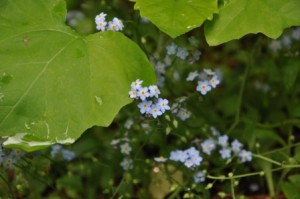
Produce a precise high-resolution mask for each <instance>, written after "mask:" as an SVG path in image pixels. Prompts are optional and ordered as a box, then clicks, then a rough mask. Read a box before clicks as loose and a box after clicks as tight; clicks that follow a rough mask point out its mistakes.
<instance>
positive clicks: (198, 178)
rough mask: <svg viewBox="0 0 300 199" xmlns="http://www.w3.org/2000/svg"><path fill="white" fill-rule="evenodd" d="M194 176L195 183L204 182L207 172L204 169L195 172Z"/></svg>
mask: <svg viewBox="0 0 300 199" xmlns="http://www.w3.org/2000/svg"><path fill="white" fill-rule="evenodd" d="M193 178H194V182H195V183H199V182H204V181H205V173H204V172H203V171H198V172H197V173H195V174H194V176H193Z"/></svg>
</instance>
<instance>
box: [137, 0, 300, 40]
mask: <svg viewBox="0 0 300 199" xmlns="http://www.w3.org/2000/svg"><path fill="white" fill-rule="evenodd" d="M135 2H136V4H135V9H138V10H140V12H141V15H142V16H143V17H146V18H147V19H150V20H151V22H152V23H154V24H155V25H156V26H157V27H158V28H159V29H160V30H162V31H163V32H165V33H167V34H168V35H170V36H171V37H173V38H175V37H177V36H179V35H182V34H184V33H186V32H188V31H190V30H192V29H194V28H197V27H199V26H201V25H202V23H203V22H204V21H205V20H207V19H209V20H211V19H213V20H212V21H207V22H206V24H205V37H206V40H207V42H208V44H209V45H211V46H215V45H219V44H222V43H225V42H228V41H230V40H233V39H239V38H241V37H243V36H245V35H247V34H250V33H254V34H256V33H263V34H265V35H267V36H268V37H271V38H273V39H275V38H278V37H279V36H280V35H281V34H282V31H283V30H284V29H285V28H288V27H291V26H297V25H300V17H299V8H300V2H299V1H298V0H255V1H253V0H251V1H250V0H230V1H222V2H221V3H220V5H219V9H218V8H217V1H215V0H210V1H204V0H196V1H184V0H176V1H175V0H165V1H159V0H155V1H153V0H152V1H147V0H135ZM213 13H217V14H215V15H214V17H212V15H213ZM270 16H272V17H270Z"/></svg>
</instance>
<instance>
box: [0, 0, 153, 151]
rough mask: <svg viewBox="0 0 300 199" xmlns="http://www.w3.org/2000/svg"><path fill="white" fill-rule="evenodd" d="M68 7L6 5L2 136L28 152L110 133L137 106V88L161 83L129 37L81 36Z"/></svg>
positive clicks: (0, 45)
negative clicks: (125, 110) (133, 88)
mask: <svg viewBox="0 0 300 199" xmlns="http://www.w3.org/2000/svg"><path fill="white" fill-rule="evenodd" d="M65 14H66V9H65V3H64V1H63V0H27V1H26V3H24V1H19V0H18V1H15V0H4V1H3V0H2V1H1V3H0V60H1V61H0V136H2V137H5V136H7V137H9V139H8V140H7V141H6V142H5V143H4V144H5V145H7V146H11V147H12V146H14V147H20V148H23V149H25V150H27V151H30V150H35V149H38V148H41V147H45V146H48V145H51V144H53V143H72V142H74V141H75V140H76V139H77V138H78V137H79V136H80V135H81V134H82V133H83V132H84V131H85V130H86V129H87V128H90V127H92V126H93V125H99V126H108V125H109V124H110V123H111V122H112V120H113V118H114V117H115V115H116V114H117V112H118V111H119V110H120V108H121V107H123V106H124V105H126V104H128V103H130V102H131V101H132V100H131V99H130V98H129V97H128V91H129V89H130V83H131V82H132V81H134V80H136V79H137V78H139V79H143V80H144V83H145V84H150V83H154V81H155V73H154V70H153V67H152V66H151V64H150V63H149V62H148V60H147V58H146V56H145V55H144V54H143V52H142V51H141V50H140V49H139V48H138V46H137V45H135V44H134V43H133V42H132V41H130V40H129V39H128V38H126V37H125V36H124V35H123V34H122V33H116V32H104V33H96V34H93V35H89V36H80V35H78V34H77V33H76V32H74V31H73V30H71V29H70V28H69V27H67V26H66V25H65V24H64V20H65Z"/></svg>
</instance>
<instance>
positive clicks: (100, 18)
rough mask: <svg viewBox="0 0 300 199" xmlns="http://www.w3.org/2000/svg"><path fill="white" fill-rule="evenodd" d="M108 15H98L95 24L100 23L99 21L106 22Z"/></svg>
mask: <svg viewBox="0 0 300 199" xmlns="http://www.w3.org/2000/svg"><path fill="white" fill-rule="evenodd" d="M106 15H107V14H106V13H104V12H101V13H100V14H98V15H96V17H95V22H96V23H98V22H99V21H105V17H106Z"/></svg>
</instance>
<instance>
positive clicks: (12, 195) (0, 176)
mask: <svg viewBox="0 0 300 199" xmlns="http://www.w3.org/2000/svg"><path fill="white" fill-rule="evenodd" d="M0 178H1V179H2V180H3V182H4V183H5V184H6V185H7V187H8V190H9V193H10V195H11V198H15V196H14V192H13V190H12V188H11V187H10V184H9V182H8V181H7V180H6V179H5V177H4V176H2V175H1V174H0Z"/></svg>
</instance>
